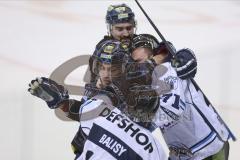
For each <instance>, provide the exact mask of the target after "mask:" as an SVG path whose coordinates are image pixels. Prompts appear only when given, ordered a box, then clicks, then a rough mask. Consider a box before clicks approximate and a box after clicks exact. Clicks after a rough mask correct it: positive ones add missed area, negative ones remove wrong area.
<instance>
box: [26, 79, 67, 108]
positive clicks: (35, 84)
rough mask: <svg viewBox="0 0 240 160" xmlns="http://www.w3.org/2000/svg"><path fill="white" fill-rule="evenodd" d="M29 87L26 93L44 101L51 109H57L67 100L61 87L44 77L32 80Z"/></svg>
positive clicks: (65, 93) (65, 91)
mask: <svg viewBox="0 0 240 160" xmlns="http://www.w3.org/2000/svg"><path fill="white" fill-rule="evenodd" d="M29 87H30V88H29V89H28V91H29V92H30V93H31V94H32V95H34V96H36V97H39V98H41V99H42V100H44V101H45V102H46V103H47V105H48V107H49V108H51V109H55V108H58V107H59V104H60V103H61V102H63V101H64V100H68V98H69V95H68V91H67V90H66V89H65V88H64V87H63V86H62V85H59V84H57V83H56V82H55V81H53V80H51V79H48V78H45V77H41V78H36V79H35V80H32V81H31V83H30V84H29Z"/></svg>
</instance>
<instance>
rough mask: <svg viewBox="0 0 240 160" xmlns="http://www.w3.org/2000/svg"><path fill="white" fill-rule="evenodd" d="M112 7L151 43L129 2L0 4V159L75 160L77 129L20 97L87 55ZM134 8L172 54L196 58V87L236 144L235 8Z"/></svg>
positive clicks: (193, 4) (169, 4)
mask: <svg viewBox="0 0 240 160" xmlns="http://www.w3.org/2000/svg"><path fill="white" fill-rule="evenodd" d="M119 3H126V4H128V5H129V6H130V7H131V8H132V9H133V10H134V12H135V14H136V18H137V21H138V30H137V33H150V34H153V35H155V36H156V37H157V34H156V33H155V32H154V30H153V29H152V27H151V26H150V25H149V23H148V22H147V20H146V18H145V17H144V15H143V14H142V13H141V11H140V10H139V8H138V7H137V5H136V4H135V2H134V1H130V0H129V1H100V0H99V1H93V0H89V1H76V0H70V1H67V0H49V1H48V0H44V1H40V0H32V1H31V0H26V1H23V0H19V1H17V0H16V1H14V0H9V1H8V0H1V1H0V66H1V69H0V73H1V78H0V86H1V89H0V102H1V110H0V113H1V119H0V126H1V132H0V138H1V142H0V159H10V160H32V159H34V160H40V159H73V158H74V155H73V153H72V151H71V147H70V142H71V140H72V138H73V136H74V134H75V132H76V130H77V128H78V124H77V123H75V122H66V121H62V120H60V119H58V118H57V117H56V116H55V114H54V111H52V110H49V109H48V108H47V106H46V105H45V103H44V102H43V101H41V100H39V99H37V98H35V97H33V96H31V95H30V94H28V93H27V88H28V83H29V82H30V80H31V79H33V78H35V77H37V76H49V75H50V74H51V73H52V72H53V71H54V70H55V69H56V68H57V67H58V66H59V65H61V64H62V63H64V62H65V61H67V60H69V59H70V58H72V57H75V56H79V55H88V54H92V52H93V50H94V47H95V45H96V43H97V42H98V41H99V40H100V39H101V38H102V37H103V35H105V34H106V33H107V31H106V25H105V20H104V18H105V14H106V10H107V7H108V6H109V5H110V4H119ZM141 3H142V5H143V7H144V8H145V10H146V12H147V13H149V16H150V17H151V18H152V20H153V21H154V22H155V24H156V25H157V26H158V28H159V29H160V31H161V32H162V33H163V34H164V36H165V38H166V39H167V40H169V41H171V42H172V43H173V44H174V45H175V46H176V48H177V49H181V48H183V47H189V48H191V49H193V50H194V51H195V53H196V56H197V58H198V64H199V65H198V73H197V76H196V78H195V79H196V81H197V82H198V84H199V85H200V86H201V88H202V90H203V91H204V93H205V94H206V95H207V96H208V98H209V99H210V100H211V102H212V103H213V104H214V105H215V106H216V108H217V109H218V111H219V112H220V113H221V115H222V116H223V118H224V120H225V121H226V122H227V124H229V126H230V128H231V129H232V130H233V131H234V133H235V134H236V136H237V138H239V136H240V134H239V131H240V127H239V125H238V122H239V120H240V119H239V114H240V106H239V98H240V97H239V91H240V85H239V82H240V75H239V59H240V55H238V51H239V45H240V3H239V1H230V0H229V1H227V0H226V1H224V0H221V1H220V0H211V1H200V0H198V1H197V0H195V1H189V0H186V1H173V0H171V1H166V0H165V1H164V0H162V1H156V0H155V1H146V0H143V1H141ZM85 70H86V67H82V68H79V69H77V70H76V71H74V72H73V73H72V74H71V75H69V77H68V78H67V80H66V83H68V84H74V85H78V84H84V83H83V75H84V73H85ZM155 135H156V136H158V137H160V134H159V133H155ZM160 140H161V141H162V139H161V138H160ZM162 143H163V144H164V142H162ZM230 144H231V146H230V148H231V149H230V160H235V159H238V154H237V152H238V147H240V144H239V142H235V143H233V142H230ZM165 149H166V147H165ZM166 151H167V149H166Z"/></svg>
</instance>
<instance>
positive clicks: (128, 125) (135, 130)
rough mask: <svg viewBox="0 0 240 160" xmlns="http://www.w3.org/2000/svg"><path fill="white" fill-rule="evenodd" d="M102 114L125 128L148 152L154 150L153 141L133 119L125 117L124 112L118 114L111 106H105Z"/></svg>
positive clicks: (121, 127) (119, 126)
mask: <svg viewBox="0 0 240 160" xmlns="http://www.w3.org/2000/svg"><path fill="white" fill-rule="evenodd" d="M100 116H102V117H105V118H106V120H108V121H110V122H112V123H114V124H116V125H117V127H118V128H120V129H123V131H124V132H126V133H127V134H128V135H129V136H130V137H132V138H134V139H135V141H136V142H137V144H139V145H140V146H142V147H143V149H144V150H145V151H147V152H148V153H152V152H153V146H152V142H151V141H150V139H149V137H148V135H146V134H145V133H143V132H141V129H140V128H139V126H138V125H136V124H135V123H134V122H132V121H131V120H129V119H127V118H126V117H124V116H123V115H122V114H118V113H116V112H114V111H111V110H110V109H109V108H105V109H104V110H103V111H102V112H101V113H100Z"/></svg>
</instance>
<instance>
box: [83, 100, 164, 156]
mask: <svg viewBox="0 0 240 160" xmlns="http://www.w3.org/2000/svg"><path fill="white" fill-rule="evenodd" d="M101 101H102V100H99V99H90V100H88V102H87V103H86V104H87V105H85V106H81V107H84V108H91V107H98V106H92V105H96V104H98V105H101ZM96 102H97V103H96ZM99 102H100V103H99ZM83 112H84V110H83ZM81 126H82V128H86V127H87V128H89V131H88V132H86V134H87V135H88V138H87V141H86V143H85V145H84V150H83V153H82V155H81V156H80V157H79V158H78V160H83V159H84V160H86V159H89V160H114V159H115V160H166V159H167V158H166V155H165V153H164V151H163V149H162V146H161V144H160V143H159V142H158V140H157V139H156V138H155V137H154V136H153V135H152V134H151V133H150V132H149V131H148V130H146V129H144V128H142V127H141V126H139V125H137V124H136V123H134V122H133V121H131V120H130V119H129V118H128V117H126V116H125V115H124V114H123V113H121V111H120V110H119V109H117V108H114V109H113V110H111V109H109V108H108V107H106V108H104V109H103V110H102V112H101V113H100V114H99V116H98V117H96V118H94V119H92V120H89V121H87V122H85V121H83V122H81Z"/></svg>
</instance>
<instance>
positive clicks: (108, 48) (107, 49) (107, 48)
mask: <svg viewBox="0 0 240 160" xmlns="http://www.w3.org/2000/svg"><path fill="white" fill-rule="evenodd" d="M114 48H115V45H114V44H110V45H107V46H105V47H104V49H103V51H104V52H105V53H109V54H112V53H113V50H114Z"/></svg>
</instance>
